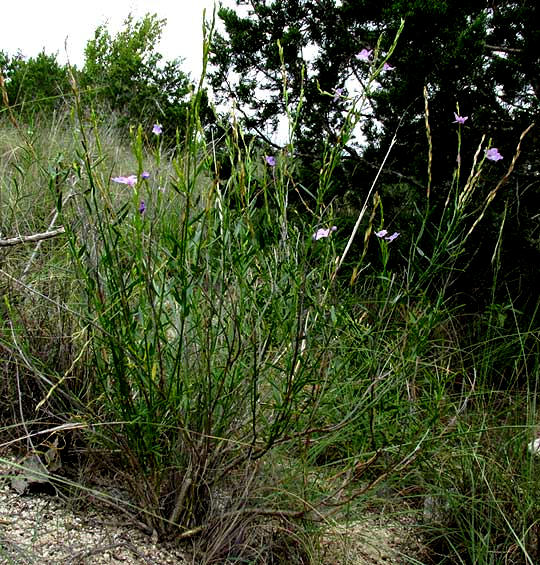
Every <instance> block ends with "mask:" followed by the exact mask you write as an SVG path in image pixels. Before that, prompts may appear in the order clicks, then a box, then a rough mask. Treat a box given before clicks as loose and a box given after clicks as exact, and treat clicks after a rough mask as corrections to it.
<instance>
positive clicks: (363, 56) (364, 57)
mask: <svg viewBox="0 0 540 565" xmlns="http://www.w3.org/2000/svg"><path fill="white" fill-rule="evenodd" d="M372 53H373V49H362V51H360V53H357V54H356V58H357V59H358V60H359V61H369V58H370V57H371V54H372Z"/></svg>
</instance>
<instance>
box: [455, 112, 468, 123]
mask: <svg viewBox="0 0 540 565" xmlns="http://www.w3.org/2000/svg"><path fill="white" fill-rule="evenodd" d="M454 118H456V119H455V120H454V121H453V122H452V123H453V124H464V123H465V122H466V121H467V120H468V119H469V116H460V115H459V114H456V113H455V112H454Z"/></svg>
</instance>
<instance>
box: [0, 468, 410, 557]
mask: <svg viewBox="0 0 540 565" xmlns="http://www.w3.org/2000/svg"><path fill="white" fill-rule="evenodd" d="M4 461H5V463H3V464H2V463H0V564H1V565H4V564H6V565H11V564H16V565H34V564H36V565H110V564H123V565H128V564H133V565H149V564H152V565H173V564H174V565H179V564H180V565H182V564H186V565H187V564H188V563H189V564H192V565H193V564H194V561H193V558H192V557H191V556H189V555H188V554H187V553H184V552H183V551H182V550H181V548H179V547H176V546H175V545H174V544H172V543H166V542H162V541H158V540H156V539H155V538H153V537H152V536H150V535H148V534H146V533H144V532H143V531H142V530H141V529H140V528H138V527H137V526H136V525H134V524H132V523H129V522H127V520H126V517H125V515H123V514H121V513H119V512H116V511H114V510H113V509H110V508H108V507H104V506H102V505H101V504H100V503H85V505H80V504H77V505H74V504H71V503H70V501H69V500H67V499H65V498H64V497H61V496H57V495H54V494H44V493H24V494H21V493H19V492H17V491H16V490H14V489H13V480H12V479H13V476H14V475H15V474H16V472H17V471H16V470H14V468H13V467H12V466H10V465H9V463H8V462H7V460H4ZM413 526H414V524H411V523H410V522H408V521H407V520H399V519H387V518H384V517H383V516H382V515H367V516H365V517H362V518H361V519H359V520H357V521H354V522H350V523H348V524H344V525H334V526H330V527H328V529H327V531H326V532H325V533H324V535H323V536H322V537H321V540H320V546H319V548H320V551H319V552H318V553H319V554H318V555H317V558H316V559H317V561H318V562H319V563H320V565H382V564H392V565H399V564H406V563H407V564H410V563H414V562H416V563H420V561H414V560H411V557H412V556H415V555H416V556H418V555H419V554H420V553H421V544H420V542H419V540H418V539H417V538H416V536H415V533H414V527H413Z"/></svg>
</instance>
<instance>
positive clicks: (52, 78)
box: [0, 52, 71, 118]
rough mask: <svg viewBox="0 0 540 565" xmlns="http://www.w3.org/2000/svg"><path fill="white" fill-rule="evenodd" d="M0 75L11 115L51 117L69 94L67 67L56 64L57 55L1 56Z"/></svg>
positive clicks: (43, 53)
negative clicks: (0, 73) (0, 75)
mask: <svg viewBox="0 0 540 565" xmlns="http://www.w3.org/2000/svg"><path fill="white" fill-rule="evenodd" d="M0 71H1V72H2V74H3V76H4V79H5V86H6V92H7V95H8V99H9V102H10V105H11V106H12V109H13V111H14V112H15V114H17V115H19V116H21V117H24V118H29V117H30V116H32V115H33V114H35V113H40V112H41V113H47V114H50V113H52V112H53V111H54V110H56V109H58V108H59V107H61V106H62V105H63V104H64V102H65V97H66V95H69V93H70V91H71V89H70V85H69V78H68V71H67V67H66V66H64V65H61V64H60V63H58V61H57V59H56V55H48V54H46V53H45V52H41V53H39V55H37V56H36V57H30V58H25V57H24V56H23V55H21V54H20V53H19V54H17V55H15V56H14V57H9V56H8V55H6V54H4V53H2V52H0Z"/></svg>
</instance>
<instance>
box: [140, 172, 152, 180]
mask: <svg viewBox="0 0 540 565" xmlns="http://www.w3.org/2000/svg"><path fill="white" fill-rule="evenodd" d="M141 178H142V179H148V178H150V173H149V172H148V171H143V172H142V173H141Z"/></svg>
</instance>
